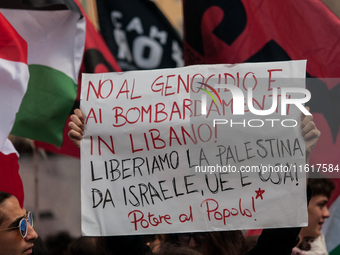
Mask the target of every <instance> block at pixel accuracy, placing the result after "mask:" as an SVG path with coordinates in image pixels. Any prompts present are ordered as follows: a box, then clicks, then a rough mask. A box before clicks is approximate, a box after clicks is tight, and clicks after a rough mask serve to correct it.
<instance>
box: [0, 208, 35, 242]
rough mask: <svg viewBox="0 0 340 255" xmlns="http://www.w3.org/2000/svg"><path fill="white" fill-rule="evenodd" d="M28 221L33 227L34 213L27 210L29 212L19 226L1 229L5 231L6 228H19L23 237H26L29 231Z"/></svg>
mask: <svg viewBox="0 0 340 255" xmlns="http://www.w3.org/2000/svg"><path fill="white" fill-rule="evenodd" d="M27 222H28V224H30V225H31V227H32V228H33V215H32V212H27V214H26V215H25V216H24V217H23V218H22V219H21V220H20V222H19V226H17V227H13V228H6V229H1V230H0V231H5V230H11V229H16V228H19V233H20V235H21V236H22V238H25V237H26V236H27V231H28V225H27Z"/></svg>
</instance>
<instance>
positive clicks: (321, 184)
mask: <svg viewBox="0 0 340 255" xmlns="http://www.w3.org/2000/svg"><path fill="white" fill-rule="evenodd" d="M308 185H309V186H310V188H311V189H312V191H313V194H312V196H317V195H323V196H326V197H327V198H328V199H329V198H330V197H331V195H332V192H333V190H334V189H335V184H334V182H333V181H332V180H331V179H329V178H311V179H308Z"/></svg>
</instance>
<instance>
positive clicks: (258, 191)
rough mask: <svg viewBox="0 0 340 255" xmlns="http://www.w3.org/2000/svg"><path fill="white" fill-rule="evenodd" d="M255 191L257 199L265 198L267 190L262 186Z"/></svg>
mask: <svg viewBox="0 0 340 255" xmlns="http://www.w3.org/2000/svg"><path fill="white" fill-rule="evenodd" d="M255 192H256V198H255V199H257V198H259V197H260V198H261V200H263V196H262V195H263V193H264V192H265V190H262V189H261V188H259V189H258V190H255Z"/></svg>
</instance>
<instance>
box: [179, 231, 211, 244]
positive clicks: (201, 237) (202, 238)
mask: <svg viewBox="0 0 340 255" xmlns="http://www.w3.org/2000/svg"><path fill="white" fill-rule="evenodd" d="M173 236H174V238H175V241H176V243H178V244H186V243H189V242H190V239H191V237H193V238H194V239H195V241H196V242H198V243H204V242H207V241H209V240H210V235H209V233H193V234H191V233H183V234H173Z"/></svg>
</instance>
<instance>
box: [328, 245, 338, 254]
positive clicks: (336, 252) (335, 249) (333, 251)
mask: <svg viewBox="0 0 340 255" xmlns="http://www.w3.org/2000/svg"><path fill="white" fill-rule="evenodd" d="M329 255H340V245H338V246H337V247H335V248H334V249H333V250H332V251H331V252H330V253H329Z"/></svg>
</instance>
